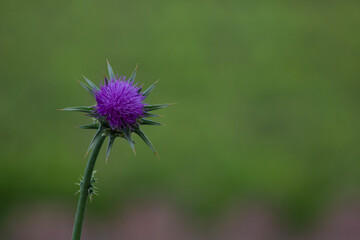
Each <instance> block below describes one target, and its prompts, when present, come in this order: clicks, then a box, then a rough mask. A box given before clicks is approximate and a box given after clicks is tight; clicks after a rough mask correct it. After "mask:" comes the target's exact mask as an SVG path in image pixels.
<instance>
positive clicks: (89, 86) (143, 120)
mask: <svg viewBox="0 0 360 240" xmlns="http://www.w3.org/2000/svg"><path fill="white" fill-rule="evenodd" d="M107 64H108V70H109V77H108V78H107V77H105V79H104V82H103V83H102V84H101V85H100V86H99V87H98V86H97V85H95V84H94V83H93V82H92V81H90V80H89V79H87V78H86V77H84V79H85V81H86V82H87V83H82V82H80V84H81V86H83V87H84V88H85V89H86V90H87V91H88V92H89V93H90V94H91V95H92V96H93V97H94V98H95V100H96V104H95V105H93V106H80V107H69V108H64V109H63V110H65V111H78V112H84V113H85V114H86V115H87V116H89V117H92V118H93V123H91V124H88V125H84V126H81V127H80V128H83V129H96V130H97V131H96V133H95V135H94V137H93V139H92V140H91V142H90V145H89V150H90V149H91V148H92V147H93V146H94V145H95V143H96V142H97V141H98V140H99V138H100V137H101V136H109V143H108V146H107V150H106V159H107V158H108V156H109V154H110V150H111V147H112V145H113V143H114V140H115V138H116V137H121V138H124V139H126V140H127V141H128V143H129V144H130V146H131V148H132V149H133V151H134V153H135V147H134V143H135V142H134V141H133V140H132V137H131V135H132V133H135V134H137V135H138V136H139V137H140V138H141V139H142V140H143V141H144V142H145V143H146V144H147V145H148V146H149V147H150V149H151V150H152V151H153V152H154V153H155V154H156V155H157V153H156V150H155V148H154V147H153V145H152V144H151V142H150V140H149V139H148V137H147V136H146V135H145V133H144V132H143V131H142V130H141V129H140V126H141V125H162V124H161V123H158V122H155V121H152V120H148V119H147V118H149V117H159V115H156V114H152V113H150V112H151V111H154V110H157V109H160V108H164V107H167V106H170V104H156V105H149V104H146V103H144V100H145V99H146V97H147V96H148V95H149V94H150V92H151V91H152V90H153V89H154V88H155V86H156V84H157V82H158V81H156V82H155V83H154V84H152V85H151V86H150V87H149V88H148V89H146V90H145V91H142V87H141V86H138V85H137V84H136V83H134V80H135V76H136V70H137V67H136V68H135V70H134V72H133V73H132V75H131V76H130V78H129V79H128V80H126V77H120V78H117V77H116V76H115V74H114V72H113V70H112V67H111V66H110V64H109V62H108V63H107ZM157 156H158V155H157Z"/></svg>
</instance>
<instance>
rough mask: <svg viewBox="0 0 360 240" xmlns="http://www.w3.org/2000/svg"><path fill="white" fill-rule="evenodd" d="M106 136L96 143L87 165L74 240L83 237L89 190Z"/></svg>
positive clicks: (75, 224) (77, 212) (76, 218)
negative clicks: (82, 231)
mask: <svg viewBox="0 0 360 240" xmlns="http://www.w3.org/2000/svg"><path fill="white" fill-rule="evenodd" d="M105 138H106V136H101V137H99V140H98V141H97V142H96V144H95V146H94V149H93V150H92V152H91V155H90V158H89V161H88V163H87V166H86V169H85V174H84V179H83V181H82V184H81V186H80V198H79V202H78V206H77V210H76V216H75V222H74V228H73V233H72V240H80V237H81V229H82V225H83V221H84V215H85V209H86V203H87V200H88V196H89V188H90V186H91V182H90V181H91V177H92V173H93V171H94V167H95V162H96V158H97V156H98V154H99V152H100V149H101V146H102V144H103V142H104V140H105Z"/></svg>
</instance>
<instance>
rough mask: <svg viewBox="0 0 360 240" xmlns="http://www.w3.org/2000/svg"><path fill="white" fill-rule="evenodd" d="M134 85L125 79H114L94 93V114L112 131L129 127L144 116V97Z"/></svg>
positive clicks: (139, 88)
mask: <svg viewBox="0 0 360 240" xmlns="http://www.w3.org/2000/svg"><path fill="white" fill-rule="evenodd" d="M136 85H137V84H134V82H133V81H130V79H129V81H126V79H125V77H120V78H119V79H116V77H115V78H113V79H111V80H110V81H109V82H107V81H105V83H104V84H103V85H101V86H100V90H95V91H94V95H95V99H96V102H97V104H96V106H95V109H96V110H95V112H96V113H97V114H98V115H99V116H100V117H104V118H105V119H106V121H107V122H108V123H109V125H110V127H111V128H112V129H113V130H115V129H123V128H125V127H127V126H128V127H131V126H132V125H134V124H136V123H137V120H138V119H139V118H141V117H143V116H144V106H145V104H144V103H143V101H144V99H145V97H144V96H143V94H142V93H141V87H137V86H136Z"/></svg>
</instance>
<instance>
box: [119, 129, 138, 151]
mask: <svg viewBox="0 0 360 240" xmlns="http://www.w3.org/2000/svg"><path fill="white" fill-rule="evenodd" d="M122 132H123V133H124V137H125V139H126V140H127V141H128V142H129V144H130V147H131V149H132V150H133V152H134V154H135V156H136V152H135V146H134V141H133V140H132V139H131V130H130V127H129V126H127V127H126V128H124V129H123V130H122Z"/></svg>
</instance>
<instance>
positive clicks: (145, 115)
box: [144, 112, 160, 118]
mask: <svg viewBox="0 0 360 240" xmlns="http://www.w3.org/2000/svg"><path fill="white" fill-rule="evenodd" d="M144 117H146V118H149V117H160V115H157V114H152V113H147V112H145V113H144Z"/></svg>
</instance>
